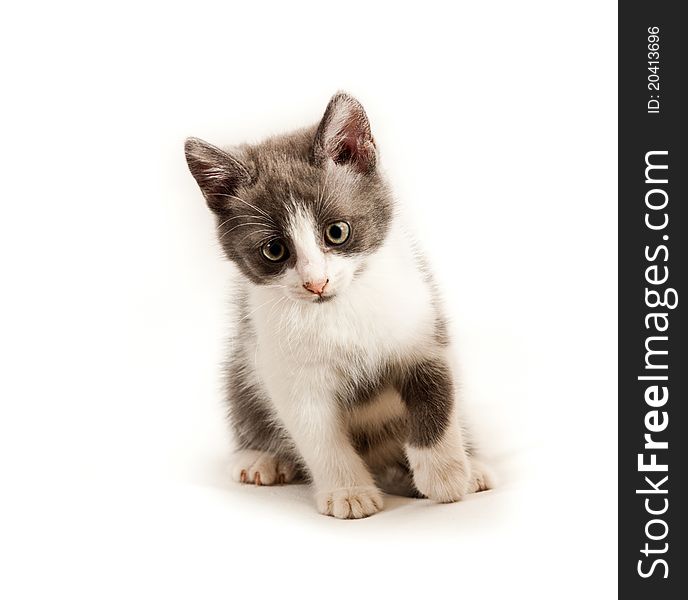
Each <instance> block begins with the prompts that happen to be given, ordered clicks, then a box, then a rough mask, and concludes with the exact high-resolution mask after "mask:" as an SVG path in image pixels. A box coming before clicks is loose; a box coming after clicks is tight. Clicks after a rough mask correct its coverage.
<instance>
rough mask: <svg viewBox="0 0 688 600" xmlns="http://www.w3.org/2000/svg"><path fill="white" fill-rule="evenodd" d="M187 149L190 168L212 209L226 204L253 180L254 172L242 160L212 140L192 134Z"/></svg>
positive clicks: (215, 209)
mask: <svg viewBox="0 0 688 600" xmlns="http://www.w3.org/2000/svg"><path fill="white" fill-rule="evenodd" d="M184 153H185V154H186V162H187V164H188V165H189V170H190V171H191V174H192V175H193V176H194V179H195V180H196V183H198V186H199V187H200V188H201V191H202V192H203V195H204V196H205V199H206V202H207V203H208V206H209V207H210V209H211V210H214V211H219V210H221V209H222V208H223V207H226V206H227V205H228V204H229V203H230V202H229V199H230V197H231V196H233V195H234V194H235V193H236V190H237V188H238V187H239V186H242V185H248V184H249V183H251V175H250V174H249V172H248V169H246V167H245V166H244V165H243V164H242V163H241V161H239V160H238V159H236V158H234V157H233V156H232V155H231V154H228V153H227V152H225V151H224V150H220V148H217V147H216V146H213V145H212V144H208V143H207V142H204V141H203V140H200V139H198V138H188V139H187V140H186V142H185V143H184Z"/></svg>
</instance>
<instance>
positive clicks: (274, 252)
mask: <svg viewBox="0 0 688 600" xmlns="http://www.w3.org/2000/svg"><path fill="white" fill-rule="evenodd" d="M260 250H261V252H262V253H263V256H264V257H265V258H267V259H268V260H269V261H271V262H282V261H283V260H287V258H289V250H287V247H286V246H285V245H284V242H283V241H282V240H271V241H269V242H268V243H267V244H263V246H262V248H261V249H260Z"/></svg>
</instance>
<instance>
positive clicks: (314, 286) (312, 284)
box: [303, 279, 330, 296]
mask: <svg viewBox="0 0 688 600" xmlns="http://www.w3.org/2000/svg"><path fill="white" fill-rule="evenodd" d="M329 282H330V280H329V279H323V280H321V281H307V282H306V283H304V284H303V287H305V288H306V289H307V290H308V291H309V292H311V293H312V294H318V296H320V294H322V293H323V290H324V289H325V286H326V285H327V284H328V283H329Z"/></svg>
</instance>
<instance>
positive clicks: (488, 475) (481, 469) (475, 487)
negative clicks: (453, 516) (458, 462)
mask: <svg viewBox="0 0 688 600" xmlns="http://www.w3.org/2000/svg"><path fill="white" fill-rule="evenodd" d="M494 486H495V476H494V474H493V473H492V470H491V469H490V468H489V467H487V466H486V465H485V464H483V463H482V462H480V461H479V460H476V459H475V458H471V483H470V485H469V487H468V493H469V494H472V493H473V492H485V491H487V490H491V489H492V488H494Z"/></svg>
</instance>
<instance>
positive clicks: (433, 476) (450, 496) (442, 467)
mask: <svg viewBox="0 0 688 600" xmlns="http://www.w3.org/2000/svg"><path fill="white" fill-rule="evenodd" d="M408 454H409V462H410V463H411V468H412V470H413V483H414V484H415V486H416V487H417V488H418V491H419V492H420V493H421V494H423V495H424V496H426V497H428V498H430V499H431V500H434V501H435V502H457V501H458V500H461V499H462V498H463V497H464V496H465V495H466V494H468V493H470V492H471V491H474V490H472V489H471V486H472V485H474V482H473V480H472V473H471V465H470V463H469V461H468V459H467V457H465V456H462V457H458V458H454V457H448V456H439V455H438V454H437V453H435V452H433V450H432V449H430V448H427V449H415V450H413V451H409V452H408Z"/></svg>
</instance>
